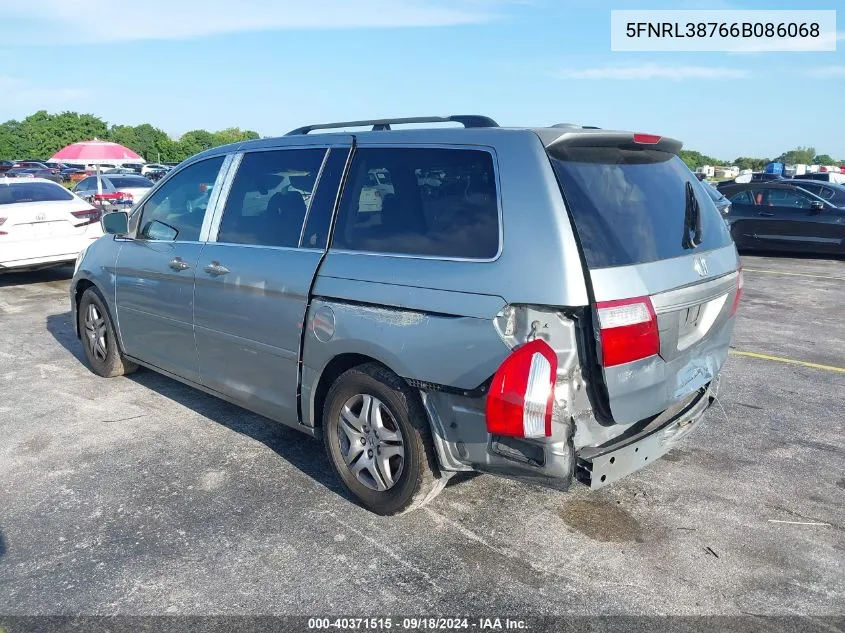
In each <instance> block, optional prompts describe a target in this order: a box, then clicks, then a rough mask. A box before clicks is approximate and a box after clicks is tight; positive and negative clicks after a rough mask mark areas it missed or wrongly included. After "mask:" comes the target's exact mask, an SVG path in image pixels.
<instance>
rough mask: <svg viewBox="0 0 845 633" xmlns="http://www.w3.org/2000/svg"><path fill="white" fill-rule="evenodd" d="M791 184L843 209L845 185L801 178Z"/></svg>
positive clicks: (844, 204) (844, 206)
mask: <svg viewBox="0 0 845 633" xmlns="http://www.w3.org/2000/svg"><path fill="white" fill-rule="evenodd" d="M792 184H794V185H797V186H798V187H801V188H802V189H804V190H805V191H809V192H810V193H812V194H815V195H817V196H818V197H819V198H822V199H823V200H827V201H828V202H830V203H831V204H832V205H834V206H836V207H840V208H845V185H839V184H836V183H833V182H825V181H823V180H805V179H804V177H803V176H802V177H801V178H796V179H795V180H793V181H792Z"/></svg>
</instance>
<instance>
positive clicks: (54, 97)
mask: <svg viewBox="0 0 845 633" xmlns="http://www.w3.org/2000/svg"><path fill="white" fill-rule="evenodd" d="M0 94H2V95H3V99H2V101H0V118H4V117H3V116H2V115H4V114H6V113H7V112H14V111H27V113H28V110H31V109H32V108H36V109H43V108H47V109H49V110H61V109H62V108H64V107H65V106H66V105H68V104H71V103H75V102H78V101H83V100H85V99H87V98H89V97H90V94H89V93H88V92H87V91H86V90H80V89H78V88H64V87H45V86H38V85H35V84H33V83H30V82H29V81H26V80H24V79H20V78H18V77H11V76H8V75H0Z"/></svg>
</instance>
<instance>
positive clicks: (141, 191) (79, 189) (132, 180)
mask: <svg viewBox="0 0 845 633" xmlns="http://www.w3.org/2000/svg"><path fill="white" fill-rule="evenodd" d="M100 180H101V181H102V185H101V186H102V192H101V193H105V194H117V193H124V194H129V196H128V197H131V199H132V204H137V202H138V201H139V200H140V199H141V198H143V197H144V196H145V195H147V192H149V190H150V189H152V188H153V185H154V184H155V183H154V182H153V181H152V180H150V179H149V178H144V177H143V176H136V175H133V174H103V175H101V176H100ZM73 192H74V193H75V194H76V195H78V196H79V197H81V198H85V199H86V200H87V199H89V198H91V196H93V195H94V194H96V193H97V177H96V176H88V177H87V178H84V179H82V180H80V181H79V182H78V183H76V185H75V186H74V188H73Z"/></svg>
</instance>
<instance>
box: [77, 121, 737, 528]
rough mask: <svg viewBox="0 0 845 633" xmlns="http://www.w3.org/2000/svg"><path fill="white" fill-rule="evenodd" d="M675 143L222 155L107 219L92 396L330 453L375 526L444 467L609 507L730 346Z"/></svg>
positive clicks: (319, 142) (708, 240) (540, 140)
mask: <svg viewBox="0 0 845 633" xmlns="http://www.w3.org/2000/svg"><path fill="white" fill-rule="evenodd" d="M450 122H451V123H453V124H459V125H457V126H456V125H452V126H442V125H441V126H440V127H420V126H417V127H416V128H413V127H411V128H410V129H409V128H408V127H407V124H423V123H440V124H443V123H450ZM395 124H406V126H405V127H404V128H403V129H397V128H393V129H392V126H393V125H395ZM363 127H366V128H371V129H365V130H364V131H361V132H356V131H348V130H350V129H358V128H363ZM326 130H329V131H326ZM331 130H334V131H331ZM680 148H681V144H680V143H679V142H677V141H675V140H672V139H669V138H665V137H660V136H655V135H652V134H639V133H631V132H618V131H607V130H601V129H596V128H587V127H581V126H575V125H557V126H552V127H548V128H540V129H530V128H502V127H499V126H498V125H496V123H495V122H494V121H492V120H491V119H489V118H487V117H483V116H475V115H473V116H453V117H445V118H443V117H420V118H413V119H397V120H374V121H354V122H345V123H337V124H326V125H314V126H308V127H304V128H300V129H297V130H294V131H293V132H291V133H289V134H288V135H286V136H284V137H282V138H273V139H262V140H253V141H246V142H243V143H238V144H234V145H229V146H225V147H219V148H215V149H212V150H209V151H206V152H204V153H202V154H199V155H197V156H195V157H193V158H191V159H189V160H187V161H185V162H184V163H182V164H181V165H179V167H177V168H176V169H174V170H173V171H171V172H170V173H169V174H168V175H167V177H166V178H165V179H163V180H162V181H161V182H159V183H158V184H157V185H156V187H155V188H154V189H152V190H151V192H150V193H149V194H148V195H146V196H145V197H144V199H143V200H142V201H141V202H140V203H139V204H138V205H137V206H136V207H135V208H134V209H133V210H132V212H131V213H124V212H120V213H111V214H108V215H106V216H104V218H103V228H104V230H105V232H106V233H107V235H105V236H104V237H103V238H101V239H100V240H98V241H96V242H94V243H93V244H92V245H91V246H89V247H88V248H87V249H86V251H85V252H83V253H82V254H81V255H80V257H79V259H78V261H77V264H76V271H75V274H74V278H73V281H72V284H71V290H70V300H71V305H72V314H73V319H74V325H75V327H76V329H77V334H78V335H79V336H80V338H81V339H82V342H83V345H84V348H85V355H86V358H87V360H88V363H89V365H90V367H91V369H92V370H93V371H94V372H95V373H97V374H98V375H100V376H104V377H113V376H119V375H121V374H126V373H128V372H131V371H134V370H135V369H136V368H137V367H138V366H139V365H143V366H145V367H147V368H150V369H152V370H155V371H158V372H161V373H163V374H166V375H168V376H171V377H173V378H175V379H176V380H180V381H182V382H184V383H187V384H189V385H191V386H194V387H196V388H198V389H202V390H204V391H206V392H208V393H210V394H213V395H216V396H219V397H221V398H224V399H226V400H228V401H230V402H233V403H236V404H238V405H240V406H242V407H245V408H246V409H249V410H251V411H254V412H256V413H259V414H261V415H264V416H267V417H269V418H272V419H273V420H277V421H279V422H280V423H282V424H286V425H289V426H291V427H293V428H296V429H299V430H301V431H303V432H305V433H307V434H309V435H312V436H315V437H322V438H323V441H324V443H325V448H326V453H327V455H328V458H329V460H330V461H331V463H332V464H333V466H334V468H335V470H336V471H337V474H338V476H339V477H340V479H341V480H342V481H343V483H344V485H345V486H346V488H347V489H348V490H349V492H350V493H351V494H352V495H353V496H354V497H355V498H357V499H358V500H359V501H360V503H362V504H363V505H364V506H365V507H367V508H369V509H370V510H372V511H374V512H377V513H379V514H395V513H398V512H402V511H407V510H410V509H413V508H415V507H419V506H420V505H422V504H424V503H425V502H426V501H428V500H429V499H431V498H432V497H433V496H434V495H435V494H437V493H438V492H439V491H440V490H441V489H442V487H443V486H444V485H445V483H446V481H447V480H448V478H449V477H450V476H451V475H452V474H454V473H456V472H460V471H483V472H489V473H495V474H500V475H504V476H509V477H516V478H519V479H523V480H527V481H533V482H537V483H541V484H545V485H549V486H553V487H555V488H557V489H561V490H563V489H566V488H567V487H568V486H569V485H570V483H571V482H572V481H573V480H578V481H580V482H582V483H583V484H586V485H587V486H589V487H591V488H600V487H602V486H605V485H608V484H610V483H611V482H613V481H615V480H617V479H619V478H621V477H624V476H626V475H628V474H630V473H632V472H634V471H637V470H638V469H640V468H642V467H643V466H646V465H647V464H649V463H651V462H653V461H654V460H656V459H657V458H659V457H660V456H661V455H663V454H664V453H666V452H667V451H668V450H669V449H670V448H672V447H673V446H674V445H675V444H676V443H677V442H678V441H679V440H680V439H681V438H682V437H683V436H684V435H686V434H687V433H688V432H689V431H690V430H691V429H693V428H695V426H696V425H697V424H698V423H699V421H700V420H701V418H702V415H703V413H704V411H705V410H706V409H707V408H708V407H709V406H710V405H711V403H712V402H713V400H714V398H715V397H716V393H717V389H718V383H719V375H720V370H721V368H722V365H723V364H724V362H725V359H726V357H727V354H728V349H729V346H730V342H731V334H732V331H733V325H734V315H735V312H736V309H737V305H738V302H739V298H740V293H741V290H742V274H741V269H740V266H739V259H738V256H737V252H736V249H735V247H734V244H733V242H732V241H731V237H730V234H729V232H728V230H727V228H726V226H725V223H724V222H723V220H722V218H721V217H720V215H719V212H718V211H717V210H716V208H715V206H714V205H713V202H712V201H711V199H710V197H709V196H708V195H707V193H706V192H705V191H704V190H703V189H702V187H703V185H702V184H701V183H699V181H698V180H697V178H696V177H695V175H694V174H692V173H691V172H690V170H689V169H687V167H686V166H685V165H684V163H683V162H682V161H681V160H680V158H678V151H679V150H680ZM376 181H377V182H378V183H380V184H379V186H378V188H377V189H376V188H375V185H373V184H372V183H373V182H376ZM383 183H389V186H386V185H385V184H383ZM374 191H377V192H378V194H377V195H376V194H374ZM376 198H377V202H376Z"/></svg>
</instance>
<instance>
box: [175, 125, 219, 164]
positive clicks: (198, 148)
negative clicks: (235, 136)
mask: <svg viewBox="0 0 845 633" xmlns="http://www.w3.org/2000/svg"><path fill="white" fill-rule="evenodd" d="M215 145H216V143H215V142H214V135H213V134H212V133H211V132H207V131H205V130H191V131H190V132H185V133H184V134H183V135H182V136H181V137H180V138H179V142H178V151H179V154H180V156H179V158H178V159H177V160H185V159H186V158H188V157H189V156H193V155H194V154H198V153H200V152H204V151H205V150H207V149H210V148H212V147H214V146H215Z"/></svg>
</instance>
